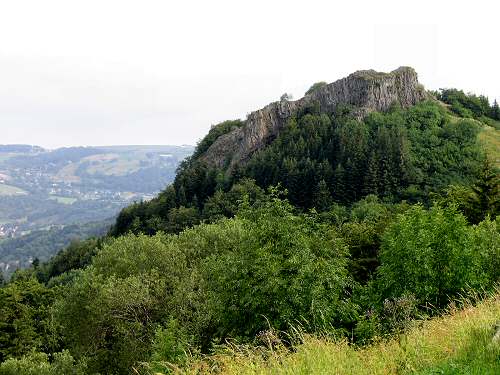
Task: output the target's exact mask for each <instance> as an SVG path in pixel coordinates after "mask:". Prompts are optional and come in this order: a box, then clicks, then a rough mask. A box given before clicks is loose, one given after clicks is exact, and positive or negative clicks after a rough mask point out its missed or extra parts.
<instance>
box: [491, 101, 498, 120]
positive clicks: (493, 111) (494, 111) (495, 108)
mask: <svg viewBox="0 0 500 375" xmlns="http://www.w3.org/2000/svg"><path fill="white" fill-rule="evenodd" d="M491 118H493V119H495V120H499V121H500V107H499V106H498V102H497V101H496V99H495V101H494V102H493V106H492V107H491Z"/></svg>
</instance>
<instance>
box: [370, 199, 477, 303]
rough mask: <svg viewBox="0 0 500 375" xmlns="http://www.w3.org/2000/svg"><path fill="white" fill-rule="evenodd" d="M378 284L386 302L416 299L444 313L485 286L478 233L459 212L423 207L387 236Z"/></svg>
mask: <svg viewBox="0 0 500 375" xmlns="http://www.w3.org/2000/svg"><path fill="white" fill-rule="evenodd" d="M380 262H381V266H380V267H379V269H378V270H377V276H378V278H377V280H376V282H375V284H376V286H377V289H378V293H379V295H380V299H381V300H382V301H383V300H384V299H385V298H397V297H401V296H403V295H405V294H409V293H410V294H413V295H415V297H416V298H417V300H418V303H420V304H424V303H431V304H432V305H434V306H436V307H438V308H440V307H444V306H446V304H447V303H448V302H449V301H450V298H451V299H452V298H454V297H455V296H458V294H459V293H460V292H462V291H463V290H465V289H470V288H473V289H474V288H480V287H482V286H484V281H485V277H484V276H485V275H484V270H483V268H482V267H481V263H482V259H481V254H479V253H478V252H476V251H474V242H473V236H472V229H471V227H469V226H468V225H467V221H466V219H465V217H464V216H463V215H462V214H461V213H458V212H457V210H456V209H455V208H454V207H446V208H441V207H439V206H434V207H432V208H431V209H430V210H428V211H427V210H425V209H424V208H423V207H422V206H420V205H417V206H414V207H412V208H410V209H409V210H408V211H407V212H405V213H404V214H403V215H400V216H399V217H398V220H397V221H396V222H394V223H393V224H392V225H391V226H390V227H389V228H388V229H387V231H386V232H385V233H384V236H383V239H382V244H381V250H380Z"/></svg>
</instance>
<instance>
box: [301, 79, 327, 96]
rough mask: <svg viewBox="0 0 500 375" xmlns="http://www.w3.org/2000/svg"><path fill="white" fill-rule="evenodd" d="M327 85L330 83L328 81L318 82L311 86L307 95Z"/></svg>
mask: <svg viewBox="0 0 500 375" xmlns="http://www.w3.org/2000/svg"><path fill="white" fill-rule="evenodd" d="M326 85H328V83H326V82H324V81H321V82H316V83H315V84H313V85H312V86H311V87H309V89H308V90H307V91H306V95H310V94H312V93H313V92H315V91H317V90H318V89H320V88H322V87H325V86H326Z"/></svg>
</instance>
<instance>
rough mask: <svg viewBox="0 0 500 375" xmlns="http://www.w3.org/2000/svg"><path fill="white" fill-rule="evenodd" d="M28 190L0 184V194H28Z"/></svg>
mask: <svg viewBox="0 0 500 375" xmlns="http://www.w3.org/2000/svg"><path fill="white" fill-rule="evenodd" d="M26 194H27V193H26V191H24V190H23V189H20V188H18V187H16V186H12V185H6V184H0V196H2V195H26Z"/></svg>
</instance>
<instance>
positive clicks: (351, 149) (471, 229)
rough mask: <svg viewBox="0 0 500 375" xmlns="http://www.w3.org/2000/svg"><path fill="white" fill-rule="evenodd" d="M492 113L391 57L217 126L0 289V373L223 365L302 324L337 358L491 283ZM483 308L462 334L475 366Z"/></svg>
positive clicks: (499, 243) (495, 137)
mask: <svg viewBox="0 0 500 375" xmlns="http://www.w3.org/2000/svg"><path fill="white" fill-rule="evenodd" d="M499 120H500V118H499V116H498V106H497V105H496V104H495V103H493V104H490V102H489V101H488V100H487V99H486V98H483V97H480V96H479V97H478V96H476V95H472V94H464V93H463V92H461V91H458V90H441V91H440V92H437V93H430V92H426V91H425V90H424V89H423V87H422V86H421V85H419V84H418V81H417V79H416V73H415V72H414V71H413V70H412V69H410V68H400V69H398V70H396V71H394V72H392V73H387V74H386V73H377V72H374V71H364V72H357V73H354V74H353V75H351V76H349V77H347V78H345V79H342V80H340V81H337V82H335V83H332V84H323V83H321V84H315V85H313V86H312V87H311V89H310V90H309V91H308V93H307V94H306V96H305V97H304V98H302V99H299V100H298V101H294V102H292V101H290V100H288V99H287V98H286V97H283V98H282V99H281V100H280V101H279V102H275V103H272V104H270V105H269V106H267V107H265V108H263V109H261V110H259V111H256V112H254V113H252V114H250V115H249V117H248V118H247V119H246V120H245V121H240V120H237V121H226V122H223V123H221V124H219V125H216V126H215V127H213V128H212V129H211V130H210V132H209V134H208V135H207V136H206V137H205V138H204V139H203V140H201V141H200V142H199V144H198V146H197V148H196V150H195V152H194V154H193V156H192V157H190V158H187V159H186V160H185V161H184V162H182V164H181V165H180V167H179V168H178V170H177V175H176V178H175V181H174V182H173V183H172V184H171V185H169V186H167V187H166V188H165V189H164V190H163V191H162V192H161V193H160V194H159V195H158V196H157V197H156V198H154V199H152V200H151V201H148V202H139V203H135V204H132V205H131V206H128V207H126V208H125V209H123V210H122V211H121V213H120V214H119V216H118V218H117V220H116V222H115V224H114V226H113V228H112V229H111V230H110V232H109V233H108V235H107V236H105V237H103V238H100V239H92V240H89V241H85V242H81V243H74V244H72V245H71V246H70V247H68V248H66V249H65V250H63V251H61V252H60V253H59V254H58V255H57V256H56V257H54V258H52V259H51V260H49V261H48V262H45V263H41V264H36V265H35V266H33V267H32V268H30V269H29V270H25V271H20V272H17V273H15V274H14V275H13V277H12V280H11V281H10V282H9V283H7V284H6V285H4V286H3V287H2V288H0V301H1V302H2V303H1V304H0V362H2V361H3V363H2V364H0V375H3V374H9V375H10V374H31V373H33V371H41V370H39V369H42V368H43V371H45V372H44V374H59V373H71V374H98V373H101V374H128V373H136V374H158V373H160V374H162V373H164V374H167V373H182V372H183V371H191V370H192V369H194V370H193V371H194V372H195V373H205V372H206V373H208V372H212V373H214V372H220V373H224V372H227V373H231V371H230V370H228V369H231V368H241V369H246V367H248V366H250V367H252V366H254V365H255V366H257V365H258V366H265V363H264V362H266V359H268V358H271V356H273V355H274V354H275V353H278V351H279V359H276V360H275V361H277V362H272V363H271V362H270V363H271V365H272V366H274V368H276V367H277V366H279V364H281V360H282V359H281V358H283V363H284V364H286V363H287V362H286V361H289V359H287V358H289V357H287V355H288V354H290V356H291V357H290V358H292V360H293V358H295V357H296V356H300V353H301V348H302V347H301V346H300V345H301V344H304V345H306V346H305V347H303V348H306V350H307V348H308V346H307V345H311V342H313V343H314V342H316V341H315V340H318V339H319V338H321V339H322V340H326V342H328V343H339V342H341V343H342V347H341V350H343V351H344V352H345V353H347V354H348V355H352V356H356V354H352V353H351V351H350V350H351V349H350V348H356V347H360V348H364V347H365V346H366V345H368V346H367V348H368V349H366V350H367V351H368V352H370V351H371V350H377V349H370V348H382V347H383V345H382V344H381V345H380V346H377V345H379V343H380V342H384V340H389V342H390V343H395V342H398V344H397V345H399V344H400V345H401V347H403V346H404V343H403V341H398V340H397V338H398V337H399V338H402V337H403V336H402V334H403V333H404V332H407V331H408V329H409V328H410V327H412V326H413V325H415V324H419V323H418V322H422V321H425V320H427V319H428V318H431V317H434V316H437V315H440V314H442V313H443V311H446V309H447V308H448V306H449V305H450V303H452V304H455V305H460V304H461V303H462V301H464V298H466V297H469V298H470V300H471V301H472V302H477V301H478V300H479V299H481V298H483V297H484V296H487V295H489V294H490V293H494V291H495V290H497V289H496V288H497V286H498V282H499V281H500V221H499V220H500V219H499V218H498V211H499V190H498V188H499V180H498V169H497V166H498V160H497V155H498V154H497V148H496V146H495V145H497V144H498V141H499V139H500V135H499V134H500V130H499ZM485 150H486V151H485ZM497 305H498V303H497V302H495V308H496V309H498V306H497ZM485 321H486V320H485ZM471 324H472V323H471ZM492 324H493V323H492V319H491V317H488V320H487V323H484V325H483V326H481V329H482V331H481V333H482V336H472V337H471V338H470V343H471V347H474V348H476V349H477V351H476V352H474V353H475V354H476V355H478V356H479V358H483V359H484V361H483V362H484V366H485V367H484V368H488V369H490V368H492V369H494V368H495V367H494V366H495V364H494V361H495V357H494V354H491V353H497V352H498V347H496V346H494V347H491V348H493V349H491V350H490V349H489V348H490V347H489V346H485V345H483V344H485V343H487V342H489V338H487V339H486V338H485V337H486V336H484V335H485V332H488V335H489V334H490V333H489V332H491V335H493V334H494V331H495V327H493V326H491V327H489V326H486V325H492ZM488 327H489V328H488ZM411 332H412V331H410V333H409V336H408V337H410V338H412V339H414V337H415V334H414V333H411ZM390 340H393V341H390ZM401 340H403V339H401ZM429 342H431V343H434V341H432V340H431V341H429ZM332 345H333V344H332ZM390 345H391V348H394V345H396V344H394V345H393V344H390ZM491 345H498V343H496V344H495V343H493V344H491ZM231 348H233V349H234V348H236V350H238V352H240V351H241V352H242V353H245V356H246V357H248V361H247V362H245V361H241V358H240V357H238V356H232V357H231V355H230V354H231V351H230V349H231ZM332 348H333V349H332ZM336 348H338V347H336V346H328V348H327V349H326V350H333V351H335V350H337V349H336ZM398 348H399V347H397V348H395V349H394V350H396V351H397V353H398V354H397V355H400V354H401V353H400V352H399V351H398V350H399V349H398ZM405 348H410V347H409V346H405ZM353 350H354V349H353ZM361 350H364V349H361ZM495 350H496V351H495ZM228 352H229V354H228ZM344 352H343V353H344ZM437 352H439V353H441V351H439V350H438V351H437ZM293 353H296V354H293ZM433 353H434V352H433ZM347 354H346V355H347ZM449 355H450V356H451V355H452V354H449ZM235 357H236V358H235ZM273 358H275V357H273ZM400 358H404V359H405V361H406V362H404V363H408V364H409V365H413V363H414V362H411V361H412V360H413V359H412V358H410V359H408V358H409V357H408V358H407V357H406V356H403V355H402V354H401V357H400ZM444 358H445V359H446V358H447V357H444ZM450 358H451V357H450ZM453 358H455V357H453ZM456 358H459V359H460V360H462V359H463V358H462V357H456ZM407 359H408V360H407ZM232 360H234V361H240V362H238V363H239V366H236V367H234V366H232V365H231V363H228V361H232ZM450 361H451V360H450ZM451 362H452V361H451ZM451 362H443V363H441V362H440V363H434V362H432V364H433V365H434V364H435V365H436V366H437V367H438V368H439V365H443V366H444V365H448V364H450V363H451ZM476 362H477V361H476ZM476 362H475V364H478V365H480V364H479V362H477V363H476ZM393 363H394V362H390V364H389V365H391V366H392V364H393ZM401 363H402V362H401ZM460 363H462V362H460ZM415 366H416V365H415ZM436 366H435V367H436ZM487 366H488V367H487ZM428 368H431V367H429V366H428V367H425V366H424V367H421V369H422V371H424V370H426V369H428ZM443 368H444V367H443ZM497 368H498V367H497ZM30 371H31V372H30ZM196 371H197V372H196ZM242 371H243V370H242ZM247 372H250V373H251V371H247ZM257 372H259V371H257ZM271 372H272V371H271ZM285 373H286V371H285ZM346 373H349V372H346Z"/></svg>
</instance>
